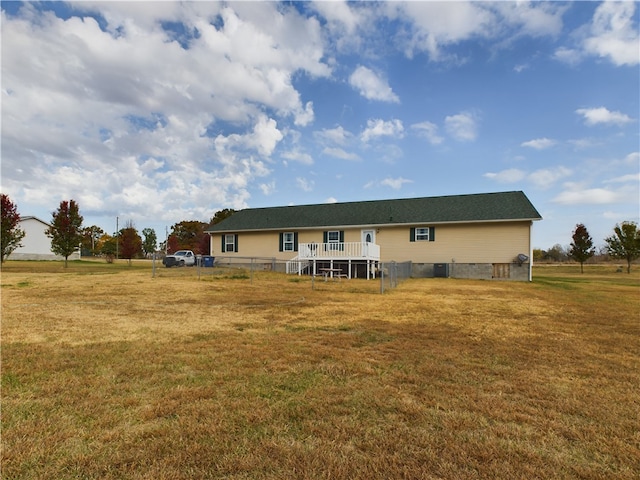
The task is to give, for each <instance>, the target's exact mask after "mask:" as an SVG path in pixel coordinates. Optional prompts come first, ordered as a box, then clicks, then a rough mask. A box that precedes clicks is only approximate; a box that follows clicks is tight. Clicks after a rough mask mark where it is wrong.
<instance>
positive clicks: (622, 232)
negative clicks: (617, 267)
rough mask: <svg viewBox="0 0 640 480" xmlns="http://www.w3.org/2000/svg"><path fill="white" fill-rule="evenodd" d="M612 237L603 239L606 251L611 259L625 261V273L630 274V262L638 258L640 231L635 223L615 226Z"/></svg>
mask: <svg viewBox="0 0 640 480" xmlns="http://www.w3.org/2000/svg"><path fill="white" fill-rule="evenodd" d="M613 233H614V235H611V236H610V237H607V238H605V242H607V251H608V252H609V255H611V256H612V257H613V258H619V259H624V260H626V261H627V273H631V262H632V261H634V260H635V259H636V258H638V257H640V230H638V225H637V224H636V223H635V222H622V224H620V225H618V224H616V226H615V228H614V229H613Z"/></svg>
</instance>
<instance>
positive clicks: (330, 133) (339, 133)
mask: <svg viewBox="0 0 640 480" xmlns="http://www.w3.org/2000/svg"><path fill="white" fill-rule="evenodd" d="M314 135H315V136H316V137H318V138H320V139H321V140H323V141H328V142H332V143H335V144H337V145H345V144H346V143H347V142H348V141H349V140H351V138H353V134H352V133H351V132H348V131H347V130H345V129H344V128H342V126H337V127H335V128H329V129H327V128H325V129H323V130H320V131H318V132H315V133H314Z"/></svg>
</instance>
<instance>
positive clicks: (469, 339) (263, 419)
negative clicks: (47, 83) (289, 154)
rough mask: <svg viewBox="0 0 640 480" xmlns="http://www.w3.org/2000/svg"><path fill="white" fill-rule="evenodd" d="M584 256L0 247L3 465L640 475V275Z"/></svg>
mask: <svg viewBox="0 0 640 480" xmlns="http://www.w3.org/2000/svg"><path fill="white" fill-rule="evenodd" d="M111 267H113V268H111ZM586 272H587V273H585V275H579V274H574V273H573V270H568V269H566V268H560V269H558V268H552V267H546V268H541V269H538V270H537V271H536V272H535V273H536V275H535V281H534V282H533V283H531V284H528V283H511V282H488V281H466V280H451V279H420V280H418V279H416V280H408V281H406V282H404V283H402V284H401V285H400V287H399V288H398V289H396V290H393V291H388V292H386V293H385V294H384V295H380V294H379V293H378V292H379V285H378V284H377V282H374V281H369V282H367V281H365V280H350V281H342V282H335V283H332V282H327V283H325V282H316V283H315V289H314V290H312V289H311V283H310V280H308V279H306V278H304V279H298V278H297V277H287V276H284V275H278V274H270V273H259V274H255V276H254V278H253V280H251V279H250V278H249V276H248V275H243V274H241V275H237V274H234V273H233V272H228V273H227V272H215V273H214V274H210V275H207V276H203V277H202V278H201V279H200V280H198V279H197V277H196V276H195V275H194V274H193V270H190V269H180V270H178V269H172V270H171V271H164V270H163V271H162V272H160V274H159V275H157V276H156V278H151V272H150V269H149V268H148V266H146V267H133V268H122V267H119V266H118V265H114V266H106V265H102V264H95V265H93V264H78V265H75V266H73V265H72V267H70V268H69V269H67V270H62V269H57V268H56V267H52V266H51V264H47V265H44V264H39V263H35V262H33V263H32V262H23V263H20V262H8V263H7V264H5V266H4V267H3V272H2V478H3V479H31V478H33V479H36V478H37V479H66V478H69V479H71V478H95V479H119V478H132V479H197V478H203V479H204V478H228V479H250V478H251V479H254V478H274V479H275V478H278V479H287V478H290V479H316V478H349V479H373V478H385V479H386V478H408V479H414V478H416V479H417V478H434V479H435V478H446V479H454V478H455V479H457V478H496V479H497V478H500V479H502V478H523V479H524V478H527V479H529V478H584V479H609V478H619V479H626V478H629V479H632V478H637V477H638V475H640V430H639V427H638V425H640V417H639V413H638V412H639V411H640V399H639V391H638V388H639V387H638V385H640V369H639V368H638V367H639V365H638V352H639V351H640V348H639V347H640V330H639V319H640V275H638V273H637V272H635V273H632V274H631V275H627V274H615V273H612V272H613V269H611V268H600V267H587V270H586Z"/></svg>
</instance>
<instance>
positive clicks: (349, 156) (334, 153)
mask: <svg viewBox="0 0 640 480" xmlns="http://www.w3.org/2000/svg"><path fill="white" fill-rule="evenodd" d="M322 153H324V154H325V155H329V156H331V157H335V158H340V159H342V160H351V161H355V160H360V157H359V156H358V155H356V154H355V153H349V152H347V151H345V150H343V149H342V148H339V147H326V148H325V149H324V150H322Z"/></svg>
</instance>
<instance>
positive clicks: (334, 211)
mask: <svg viewBox="0 0 640 480" xmlns="http://www.w3.org/2000/svg"><path fill="white" fill-rule="evenodd" d="M541 219H542V217H541V216H540V214H539V213H538V212H537V210H536V209H535V207H534V206H533V205H532V204H531V202H530V201H529V199H528V198H527V197H526V195H525V194H524V193H523V192H521V191H513V192H498V193H484V194H471V195H455V196H440V197H424V198H406V199H396V200H374V201H362V202H347V203H327V204H319V205H300V206H288V207H271V208H249V209H245V210H240V211H238V212H235V213H234V214H233V215H232V216H230V217H228V218H226V219H225V220H223V221H222V222H220V223H218V224H215V225H211V226H209V227H208V228H207V229H206V230H205V231H206V232H207V233H209V234H210V235H211V252H212V253H211V254H212V255H215V256H216V258H220V257H223V258H224V259H225V260H228V261H229V262H232V261H234V259H235V260H236V261H237V262H241V261H242V259H245V260H246V259H248V258H252V257H273V258H277V259H278V260H282V261H283V262H284V265H285V267H284V270H286V271H287V272H288V273H296V274H310V273H313V274H316V273H318V271H319V270H320V269H324V268H329V269H330V270H331V271H334V270H335V271H339V272H340V273H342V274H344V275H345V276H348V277H350V278H351V277H360V278H361V277H367V278H371V277H372V276H373V275H375V274H376V272H377V271H378V269H379V268H380V267H382V268H384V264H385V263H386V262H392V261H395V262H411V272H412V276H414V277H432V276H443V277H444V276H450V277H457V278H484V279H492V278H494V279H497V278H500V279H511V280H531V258H532V244H531V229H532V225H533V221H535V220H541ZM274 264H275V262H274ZM278 264H280V263H278Z"/></svg>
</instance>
